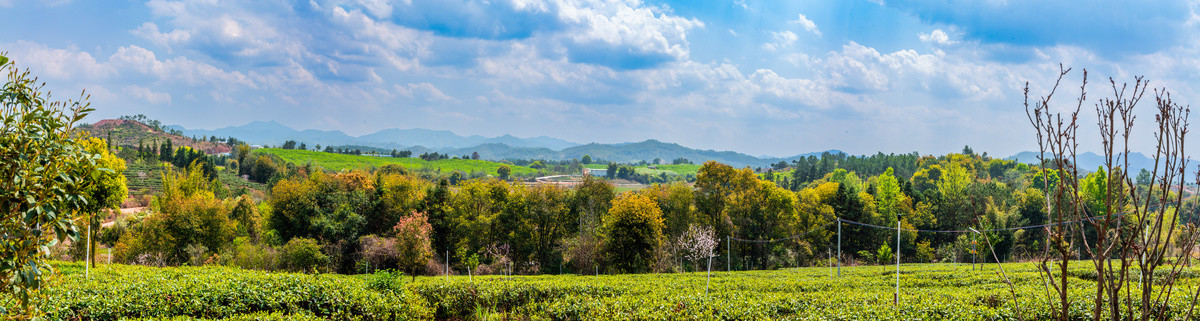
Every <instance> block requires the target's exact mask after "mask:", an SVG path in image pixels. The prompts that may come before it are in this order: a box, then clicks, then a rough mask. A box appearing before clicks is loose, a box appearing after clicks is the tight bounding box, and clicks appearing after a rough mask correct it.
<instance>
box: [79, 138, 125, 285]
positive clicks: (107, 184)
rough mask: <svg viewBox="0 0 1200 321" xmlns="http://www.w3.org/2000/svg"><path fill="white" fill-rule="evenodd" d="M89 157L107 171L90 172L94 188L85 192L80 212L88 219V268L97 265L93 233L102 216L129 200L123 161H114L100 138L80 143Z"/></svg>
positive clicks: (113, 157) (96, 229) (116, 159)
mask: <svg viewBox="0 0 1200 321" xmlns="http://www.w3.org/2000/svg"><path fill="white" fill-rule="evenodd" d="M81 145H83V146H84V148H85V149H86V150H87V152H88V153H90V154H92V155H96V156H97V157H98V159H96V165H97V166H99V167H100V168H107V169H109V170H106V171H93V172H92V175H91V177H90V180H91V181H92V182H93V184H92V185H91V186H90V187H89V188H88V189H87V190H86V191H85V193H86V195H87V196H86V197H87V200H88V204H87V206H86V208H85V209H84V210H83V215H85V216H86V217H87V219H86V221H87V224H88V229H87V232H88V233H89V234H88V236H87V243H88V246H87V248H88V249H90V250H91V252H90V253H87V255H86V256H87V264H90V265H92V266H95V264H96V252H95V250H96V233H97V232H99V231H100V223H101V222H100V221H101V220H102V219H103V218H104V217H103V216H102V215H101V213H102V212H107V211H112V210H116V209H118V208H119V207H120V206H121V202H123V201H125V197H126V196H129V187H127V186H126V178H125V174H124V173H125V160H124V159H121V158H120V157H117V155H114V154H113V153H112V152H110V151H109V149H108V143H106V142H105V141H104V140H101V139H99V138H95V137H92V138H89V139H86V140H83V141H81Z"/></svg>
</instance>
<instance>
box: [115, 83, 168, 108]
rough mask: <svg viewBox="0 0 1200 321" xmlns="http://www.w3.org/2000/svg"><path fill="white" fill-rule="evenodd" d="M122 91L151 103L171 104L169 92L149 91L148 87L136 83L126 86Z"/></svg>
mask: <svg viewBox="0 0 1200 321" xmlns="http://www.w3.org/2000/svg"><path fill="white" fill-rule="evenodd" d="M124 93H125V95H127V96H130V97H134V98H138V99H141V100H145V101H147V102H150V103H152V104H159V105H162V104H166V105H170V104H171V94H168V93H162V92H154V91H151V90H150V89H149V88H146V87H142V86H138V85H129V86H126V87H125V89H124Z"/></svg>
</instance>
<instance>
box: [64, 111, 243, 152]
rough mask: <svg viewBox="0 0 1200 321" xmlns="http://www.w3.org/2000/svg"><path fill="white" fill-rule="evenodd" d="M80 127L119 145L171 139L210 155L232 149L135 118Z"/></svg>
mask: <svg viewBox="0 0 1200 321" xmlns="http://www.w3.org/2000/svg"><path fill="white" fill-rule="evenodd" d="M79 129H80V130H83V131H85V132H87V133H88V134H89V135H91V136H93V137H100V138H108V137H111V138H112V140H113V141H115V142H116V143H117V145H119V146H127V147H135V148H136V147H137V146H138V143H141V144H143V145H145V146H155V145H158V144H162V143H164V142H166V141H167V140H168V139H170V140H171V144H172V145H174V146H175V147H179V146H188V147H191V148H193V149H196V150H200V151H203V152H204V153H205V154H209V155H213V154H221V153H228V152H230V150H232V148H231V147H230V146H229V145H226V144H224V143H221V142H210V141H207V140H192V139H191V138H190V137H184V136H179V135H172V134H169V133H166V132H163V131H161V130H156V129H154V128H153V127H150V126H147V125H146V124H142V123H140V122H137V121H133V120H121V119H105V120H101V121H98V122H96V123H94V124H86V125H81V126H79ZM110 135H111V136H110ZM205 137H208V136H205ZM222 137H224V136H222Z"/></svg>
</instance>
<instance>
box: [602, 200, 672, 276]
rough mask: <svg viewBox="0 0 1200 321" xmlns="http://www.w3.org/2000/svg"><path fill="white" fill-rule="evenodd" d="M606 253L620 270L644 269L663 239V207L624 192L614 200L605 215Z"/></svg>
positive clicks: (636, 270)
mask: <svg viewBox="0 0 1200 321" xmlns="http://www.w3.org/2000/svg"><path fill="white" fill-rule="evenodd" d="M603 221H604V228H603V232H604V235H605V236H607V238H606V242H605V247H604V248H605V252H606V253H607V254H608V257H609V261H610V262H611V263H612V264H613V268H615V269H617V270H618V271H622V272H640V271H645V270H646V269H647V268H648V267H649V266H650V263H651V262H652V259H653V258H654V250H655V249H657V248H658V246H659V245H661V243H662V241H663V236H662V229H663V221H662V210H660V209H659V208H658V205H657V204H655V203H654V201H653V200H651V199H650V198H649V197H646V196H645V195H641V194H638V193H629V194H624V195H622V196H621V197H618V198H617V199H616V200H613V206H612V209H610V210H609V211H608V215H605V216H604V220H603Z"/></svg>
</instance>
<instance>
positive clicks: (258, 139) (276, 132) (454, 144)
mask: <svg viewBox="0 0 1200 321" xmlns="http://www.w3.org/2000/svg"><path fill="white" fill-rule="evenodd" d="M169 128H171V129H174V130H179V131H181V132H183V133H184V134H186V135H198V136H217V137H227V136H232V137H238V138H240V139H244V140H246V141H248V142H251V143H254V144H263V145H277V144H282V143H283V142H285V141H289V140H294V141H299V142H307V143H308V144H311V145H315V144H321V145H364V146H372V147H378V148H385V149H395V148H408V147H412V146H425V147H428V148H431V149H455V148H465V147H471V146H478V145H484V144H504V145H507V146H514V147H518V148H551V149H555V150H558V149H563V148H566V147H571V146H576V145H579V144H576V143H572V142H568V141H565V140H561V139H557V138H551V137H546V136H539V137H531V138H519V137H514V136H512V135H503V136H498V137H483V136H479V135H471V136H460V135H458V134H455V133H454V132H451V131H448V130H430V129H420V128H412V129H394V128H393V129H384V130H380V131H377V132H374V133H371V134H367V135H362V136H357V137H355V136H350V135H347V134H346V133H343V132H341V131H338V130H314V129H307V130H296V129H293V128H291V127H288V126H285V125H283V124H280V123H278V122H275V121H255V122H251V123H248V124H245V125H241V126H230V127H224V128H219V129H213V130H205V129H187V128H183V127H182V126H169Z"/></svg>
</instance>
